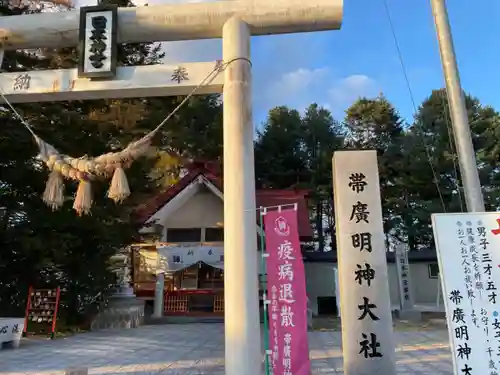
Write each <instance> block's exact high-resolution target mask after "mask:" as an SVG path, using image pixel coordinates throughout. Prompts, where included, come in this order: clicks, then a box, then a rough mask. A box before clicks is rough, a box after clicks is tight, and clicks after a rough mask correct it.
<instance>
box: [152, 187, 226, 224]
mask: <svg viewBox="0 0 500 375" xmlns="http://www.w3.org/2000/svg"><path fill="white" fill-rule="evenodd" d="M223 222H224V202H223V201H222V200H221V199H220V198H219V197H217V196H216V195H215V194H213V193H212V192H210V191H200V192H198V193H196V194H195V195H194V196H193V197H192V198H190V199H189V201H188V202H186V204H185V205H184V206H182V207H180V208H179V209H178V210H177V211H175V212H174V213H173V214H172V215H170V216H169V217H168V218H165V220H164V221H163V222H159V224H161V225H163V226H164V228H165V229H166V230H167V231H168V228H216V227H220V226H221V224H222V223H223Z"/></svg>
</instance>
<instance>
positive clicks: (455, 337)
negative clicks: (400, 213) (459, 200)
mask: <svg viewBox="0 0 500 375" xmlns="http://www.w3.org/2000/svg"><path fill="white" fill-rule="evenodd" d="M432 226H433V230H434V239H435V242H436V250H437V255H438V261H439V269H440V276H441V283H442V287H443V297H444V303H445V307H446V316H447V319H448V330H449V334H450V342H451V350H452V354H453V365H454V371H455V375H498V373H499V372H500V316H499V314H500V296H498V293H499V291H498V288H499V287H500V252H499V249H500V229H499V228H500V213H497V212H488V213H467V214H434V215H432Z"/></svg>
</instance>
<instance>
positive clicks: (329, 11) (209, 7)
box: [0, 0, 343, 49]
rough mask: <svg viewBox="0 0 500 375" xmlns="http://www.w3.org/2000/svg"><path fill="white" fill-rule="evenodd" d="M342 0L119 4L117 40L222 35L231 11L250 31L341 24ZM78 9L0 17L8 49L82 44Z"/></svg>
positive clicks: (259, 32) (311, 28)
mask: <svg viewBox="0 0 500 375" xmlns="http://www.w3.org/2000/svg"><path fill="white" fill-rule="evenodd" d="M342 8H343V1H342V0H310V1H307V0H234V1H217V2H205V3H190V4H174V5H172V4H170V5H152V6H145V7H137V8H120V9H119V11H118V30H119V31H118V41H119V42H132V43H135V42H151V41H173V40H193V39H210V38H220V37H221V36H222V26H223V25H224V23H225V22H226V21H227V20H228V19H229V18H231V17H233V16H238V17H239V18H241V19H242V20H243V21H245V22H246V23H247V24H248V25H249V27H250V32H251V34H252V35H268V34H284V33H299V32H309V31H323V30H336V29H339V28H340V26H341V23H342ZM78 25H79V11H78V10H75V11H69V12H62V13H42V14H32V15H21V16H10V17H2V18H0V40H3V42H4V49H22V48H41V47H47V48H61V47H71V46H76V45H77V44H78V32H79V30H78Z"/></svg>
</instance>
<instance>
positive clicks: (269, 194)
mask: <svg viewBox="0 0 500 375" xmlns="http://www.w3.org/2000/svg"><path fill="white" fill-rule="evenodd" d="M188 170H189V172H188V173H187V174H186V175H185V176H184V177H182V178H181V179H180V181H179V182H177V183H176V184H175V185H172V186H171V187H169V188H168V189H166V190H165V191H163V192H161V193H159V194H158V195H156V196H155V197H153V198H152V199H150V200H149V201H148V202H146V203H145V204H142V205H141V206H139V207H138V208H137V210H136V212H135V214H136V217H137V219H138V220H139V221H140V222H146V221H147V220H148V219H149V218H151V216H153V215H154V214H155V213H156V212H158V211H159V210H160V209H161V208H162V207H163V206H165V205H166V204H167V203H168V202H170V200H172V199H173V198H174V197H175V196H177V194H179V193H180V192H181V191H183V190H184V189H185V188H186V187H188V186H189V185H190V184H191V183H192V182H193V181H195V180H196V178H198V177H199V176H200V175H201V176H203V177H205V178H206V179H207V180H208V181H209V182H210V183H212V184H213V185H214V186H215V187H216V188H217V189H219V190H220V191H221V192H222V186H223V183H222V179H221V178H220V174H219V173H218V167H217V166H216V165H215V164H212V163H193V165H192V166H191V167H188ZM307 194H308V191H307V190H297V189H285V190H276V189H259V190H257V191H256V192H255V199H256V204H257V207H273V206H279V205H289V204H294V203H297V204H298V209H297V211H298V212H297V214H298V221H299V235H300V238H301V239H303V240H307V239H310V238H312V236H313V231H312V227H311V223H310V221H309V210H308V208H307V198H306V197H307Z"/></svg>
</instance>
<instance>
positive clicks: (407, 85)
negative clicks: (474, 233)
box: [382, 0, 446, 212]
mask: <svg viewBox="0 0 500 375" xmlns="http://www.w3.org/2000/svg"><path fill="white" fill-rule="evenodd" d="M382 1H383V2H384V7H385V12H386V15H387V20H388V21H389V27H390V30H391V33H392V37H393V39H394V44H395V46H396V51H397V54H398V59H399V63H400V65H401V70H402V72H403V75H404V79H405V82H406V88H407V89H408V94H409V96H410V100H411V103H412V106H413V110H414V112H415V113H417V105H416V102H415V97H414V95H413V90H412V89H411V85H410V80H409V78H408V73H407V70H406V65H405V63H404V60H403V54H402V53H401V48H400V47H399V42H398V38H397V35H396V30H395V28H394V24H393V22H392V18H391V13H390V11H389V6H388V5H387V0H382ZM417 125H420V124H419V121H417ZM421 129H423V127H421ZM423 133H424V134H423V136H422V143H423V145H424V149H425V153H426V156H427V161H428V163H429V166H430V167H431V171H432V176H433V179H434V184H435V185H436V190H437V192H438V195H439V199H440V201H441V205H442V208H443V211H444V212H446V205H445V203H444V199H443V194H442V193H441V189H440V187H439V180H438V175H437V172H436V169H435V168H434V165H433V163H432V155H431V152H430V150H429V146H428V145H427V142H426V141H425V132H423Z"/></svg>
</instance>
